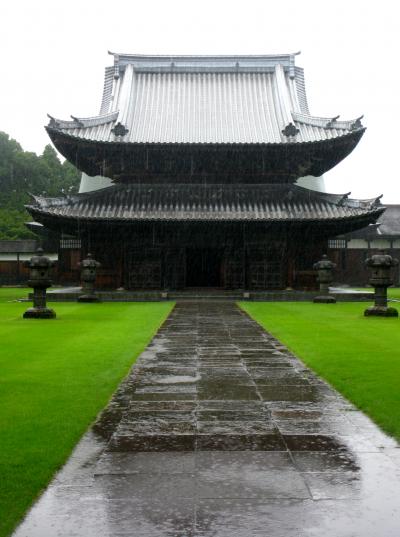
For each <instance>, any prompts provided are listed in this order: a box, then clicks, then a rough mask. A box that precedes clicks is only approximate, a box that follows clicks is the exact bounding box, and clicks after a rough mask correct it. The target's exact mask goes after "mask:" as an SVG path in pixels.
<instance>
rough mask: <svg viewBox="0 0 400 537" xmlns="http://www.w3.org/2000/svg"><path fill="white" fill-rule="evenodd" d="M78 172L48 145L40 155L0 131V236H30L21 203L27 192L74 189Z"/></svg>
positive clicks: (53, 192) (52, 193) (56, 192)
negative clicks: (24, 147)
mask: <svg viewBox="0 0 400 537" xmlns="http://www.w3.org/2000/svg"><path fill="white" fill-rule="evenodd" d="M79 179H80V172H79V171H78V170H77V169H76V168H75V167H74V166H73V165H72V164H70V163H69V162H68V161H65V162H63V163H61V162H60V160H59V158H58V156H57V153H56V151H55V150H54V149H53V147H52V146H51V145H47V146H46V147H45V148H44V151H43V154H42V155H39V156H38V155H36V154H35V153H31V152H29V151H24V150H23V149H22V147H21V146H20V144H19V143H18V142H16V141H15V140H13V139H11V138H10V137H9V136H8V134H6V133H5V132H1V131H0V239H17V238H18V239H20V238H29V237H32V236H33V235H32V233H31V232H30V231H28V230H27V229H26V228H25V226H24V222H26V221H27V220H29V218H30V217H29V215H28V213H27V212H26V211H25V209H24V204H27V203H29V199H30V198H29V193H32V194H37V195H38V194H41V195H45V196H59V195H62V194H63V193H66V194H67V193H73V192H76V191H77V189H78V187H79Z"/></svg>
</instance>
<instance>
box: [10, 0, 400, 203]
mask: <svg viewBox="0 0 400 537" xmlns="http://www.w3.org/2000/svg"><path fill="white" fill-rule="evenodd" d="M399 15H400V7H397V3H396V2H394V1H391V0H383V1H382V0H381V1H380V2H376V1H361V0H334V1H332V2H327V1H324V0H293V1H292V0H286V1H285V0H274V1H273V2H271V1H270V0H264V1H259V0H242V1H240V2H238V1H236V0H228V1H227V0H200V1H196V2H193V1H191V0H165V1H162V0H147V1H146V0H140V1H136V0H131V1H128V0H109V1H107V2H105V1H103V0H96V1H94V0H80V1H77V0H68V1H57V0H52V1H48V0H35V1H34V0H29V1H28V0H25V1H24V0H14V1H12V2H11V1H9V2H7V4H5V3H3V5H2V7H1V8H0V66H1V75H0V77H1V85H0V88H1V89H0V92H1V98H0V130H3V131H5V132H7V133H8V134H10V135H11V136H12V137H13V138H15V139H17V140H18V141H19V142H20V143H21V144H22V146H23V148H24V149H25V150H29V151H35V152H37V153H41V152H42V151H43V148H44V146H45V145H46V144H47V143H48V142H49V139H48V137H47V134H46V132H45V130H44V128H43V126H44V125H45V124H47V121H48V120H47V117H46V113H47V112H49V113H50V114H51V115H54V116H56V117H59V118H65V119H68V118H69V116H70V114H73V115H75V116H83V117H85V116H90V115H96V114H97V113H98V110H99V106H100V99H101V94H102V88H103V74H104V67H105V66H106V65H111V63H112V57H111V56H108V54H107V51H108V50H112V51H114V52H125V53H132V54H269V53H287V52H295V51H298V50H301V51H302V54H301V55H300V56H298V57H297V64H298V65H300V66H301V67H304V68H305V76H306V84H307V94H308V100H309V105H310V110H311V113H312V114H314V115H321V116H328V117H329V116H336V115H337V114H340V116H341V119H352V118H355V117H357V116H360V115H361V114H364V115H365V118H364V124H365V125H366V126H367V127H368V129H367V132H366V133H365V135H364V137H363V138H362V140H361V142H360V143H359V145H358V147H357V148H356V149H355V150H354V152H353V153H352V154H351V155H350V156H349V157H347V159H345V160H344V161H343V162H342V163H340V164H339V165H338V166H337V167H336V168H335V169H333V170H332V171H330V172H329V173H328V174H326V176H325V180H326V185H327V190H328V191H331V192H347V191H350V190H351V191H352V195H353V196H355V197H372V196H375V195H378V194H380V193H384V201H385V202H386V203H400V185H399V164H398V158H397V157H398V155H397V152H398V151H399V152H400V148H399V142H398V140H399V138H400V118H399V116H400V107H399V103H398V101H399V95H398V92H399V86H400V84H399V82H400V44H399V26H400V25H399V20H400V16H399Z"/></svg>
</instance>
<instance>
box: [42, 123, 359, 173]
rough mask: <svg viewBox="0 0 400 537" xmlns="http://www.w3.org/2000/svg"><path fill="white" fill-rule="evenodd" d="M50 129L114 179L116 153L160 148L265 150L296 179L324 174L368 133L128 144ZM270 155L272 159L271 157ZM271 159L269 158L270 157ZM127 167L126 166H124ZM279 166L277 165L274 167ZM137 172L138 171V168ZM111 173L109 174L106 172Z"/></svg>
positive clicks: (76, 157) (66, 151) (79, 157)
mask: <svg viewBox="0 0 400 537" xmlns="http://www.w3.org/2000/svg"><path fill="white" fill-rule="evenodd" d="M46 130H47V132H48V134H49V136H50V138H51V140H52V142H53V144H54V145H55V147H56V148H57V149H58V151H59V152H60V153H61V154H62V155H63V156H64V157H65V158H66V159H67V160H69V161H70V162H71V163H73V164H74V165H75V166H77V167H78V168H79V169H80V170H81V171H83V172H85V173H86V174H88V175H90V176H95V175H107V176H108V177H110V178H112V179H113V178H114V177H115V176H118V175H119V174H120V173H121V170H118V169H117V168H116V163H115V159H114V160H113V156H115V155H116V154H118V159H119V162H121V159H122V158H123V156H124V155H128V154H132V152H134V151H140V150H147V149H152V150H157V149H160V150H161V151H162V152H163V153H164V155H165V150H166V149H168V150H170V151H171V153H174V154H178V153H179V151H188V150H193V151H198V152H201V151H204V152H206V151H209V150H213V151H215V150H217V151H221V152H223V151H224V150H226V151H232V150H236V151H240V152H242V153H246V152H249V153H251V152H261V153H262V154H263V157H264V158H266V159H267V160H266V161H267V162H268V165H270V166H271V173H274V171H275V168H276V173H278V174H279V169H280V168H284V169H285V172H286V174H287V176H288V177H290V178H291V179H292V180H296V179H297V178H298V177H302V176H305V175H314V176H320V175H322V174H323V173H325V172H327V171H328V170H330V169H332V168H333V167H334V166H336V165H337V164H338V163H339V162H340V161H342V160H343V159H344V158H346V157H347V156H348V155H349V154H350V153H351V152H352V151H353V149H354V148H355V147H356V146H357V144H358V142H359V141H360V139H361V137H362V136H363V134H364V132H365V130H366V129H365V128H364V127H362V128H359V129H356V130H354V131H351V132H349V133H346V134H344V135H341V136H337V137H335V138H329V139H325V140H316V141H305V142H296V141H287V142H285V143H227V144H221V143H167V142H165V143H154V142H148V143H126V142H123V141H112V142H110V141H94V140H90V139H84V138H81V137H79V136H74V135H71V134H68V133H66V132H65V131H62V130H60V129H56V128H53V127H50V126H47V127H46ZM288 154H289V155H290V157H291V159H292V162H291V164H290V166H291V167H292V169H290V170H288V169H287V168H288V166H287V162H286V160H285V159H287V156H288ZM269 157H270V158H269ZM268 158H269V160H268ZM122 167H124V166H122ZM274 167H275V168H274ZM135 171H136V170H135ZM105 172H107V173H105Z"/></svg>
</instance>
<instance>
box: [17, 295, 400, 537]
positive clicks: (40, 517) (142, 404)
mask: <svg viewBox="0 0 400 537" xmlns="http://www.w3.org/2000/svg"><path fill="white" fill-rule="evenodd" d="M399 498H400V449H399V446H398V444H397V443H396V442H395V441H394V440H392V439H391V438H389V437H387V436H386V435H385V434H383V433H382V432H381V431H380V430H379V429H378V428H377V427H376V426H375V425H374V424H373V423H372V422H371V421H370V420H369V419H368V418H367V417H366V416H365V415H364V414H362V413H361V412H359V411H357V410H356V409H355V408H354V407H353V406H352V405H351V404H350V403H349V402H347V401H346V400H345V399H343V398H342V397H341V396H340V395H339V394H338V393H337V392H336V391H334V390H332V389H331V388H330V387H329V386H328V385H327V384H326V383H325V382H323V381H322V380H321V379H319V378H318V377H316V376H315V375H314V374H313V373H312V372H311V371H310V370H309V369H307V368H306V367H305V366H304V364H303V363H302V362H300V361H299V360H298V359H297V358H296V357H295V356H293V355H292V354H291V353H290V352H289V351H288V350H287V349H286V348H285V347H284V346H283V345H282V344H281V343H280V342H279V341H277V340H276V339H274V338H273V337H272V336H271V335H270V334H268V333H267V332H265V331H264V330H263V329H262V328H261V327H260V326H259V325H258V324H257V323H255V322H254V321H252V320H251V319H250V318H249V317H248V316H247V315H246V314H245V313H243V312H242V311H241V310H240V309H239V308H237V307H236V306H235V305H234V304H233V303H231V302H226V303H224V302H218V303H213V302H182V303H178V304H177V305H176V307H175V309H174V310H173V312H172V313H171V315H170V316H169V318H168V319H167V321H166V322H165V323H164V325H163V326H162V327H161V329H160V330H159V332H158V333H157V335H156V336H155V337H154V339H153V341H152V342H151V343H150V345H149V346H148V347H147V349H146V350H145V351H144V352H143V353H142V355H141V356H140V358H139V359H138V361H137V363H136V365H135V366H134V368H133V369H132V371H131V373H130V375H129V376H128V377H127V378H126V379H125V380H124V381H123V382H122V384H121V385H120V387H119V388H118V390H117V392H116V393H115V394H114V397H113V398H112V400H111V402H110V404H109V405H108V407H107V408H106V409H105V410H104V411H103V413H102V414H101V416H100V417H99V419H98V421H97V423H96V424H95V426H94V428H93V429H92V430H90V431H89V432H88V433H87V434H86V435H85V436H84V438H83V439H82V440H81V442H80V443H79V444H78V446H77V448H76V450H75V452H74V453H73V455H72V457H71V458H70V460H69V461H68V463H67V464H66V466H65V467H64V468H63V470H62V471H61V472H60V473H59V474H58V475H57V476H56V477H55V479H54V480H53V482H52V484H51V485H50V487H49V488H48V489H47V491H46V492H45V493H44V495H43V496H42V498H41V499H40V500H39V501H38V502H37V504H36V505H35V506H34V507H33V509H32V510H31V512H30V513H29V514H28V516H27V518H26V519H25V521H24V522H23V523H22V524H21V526H20V527H19V528H18V529H17V531H16V532H15V537H28V536H29V537H39V536H40V537H47V536H52V537H56V536H63V537H64V536H65V537H67V536H68V537H73V536H79V537H83V536H85V537H92V536H96V537H117V536H134V537H145V536H146V537H147V536H149V537H150V536H151V537H167V536H168V537H194V536H196V537H197V536H198V537H251V536H255V537H312V536H324V537H331V536H332V537H368V536H374V537H376V536H379V537H391V536H393V537H398V536H399V535H400V509H399V506H400V500H399Z"/></svg>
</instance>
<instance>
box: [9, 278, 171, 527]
mask: <svg viewBox="0 0 400 537" xmlns="http://www.w3.org/2000/svg"><path fill="white" fill-rule="evenodd" d="M26 292H27V290H26V289H25V290H24V289H4V288H3V289H0V341H1V344H0V372H1V376H0V438H1V449H0V536H2V537H3V536H5V535H8V534H9V533H10V531H11V530H12V528H13V527H14V526H15V524H16V523H17V522H18V521H19V519H20V518H21V516H22V515H23V514H24V512H25V511H26V509H27V508H28V507H29V505H30V504H31V503H32V501H33V500H34V499H35V497H37V495H38V494H39V492H40V491H41V490H42V489H43V488H44V487H45V486H46V484H47V483H48V481H49V480H50V478H51V477H52V475H53V474H54V472H55V471H56V470H57V469H58V468H60V466H61V465H62V464H63V462H64V461H65V460H66V458H67V457H68V455H69V454H70V452H71V450H72V448H73V447H74V445H75V444H76V443H77V441H78V440H79V438H80V437H81V436H82V434H83V433H84V432H85V430H86V429H87V428H88V426H89V424H90V423H91V422H92V421H93V420H94V419H95V417H96V415H97V414H98V412H99V411H100V410H101V409H102V408H103V407H104V406H105V405H106V403H107V401H108V399H109V398H110V397H111V395H112V393H113V391H114V390H115V388H116V387H117V385H118V383H119V382H120V380H121V379H122V378H123V377H124V376H125V375H126V374H127V372H128V370H129V368H130V366H131V365H132V363H133V362H134V361H135V358H136V357H137V356H138V354H139V353H140V352H141V351H142V349H143V348H144V347H145V345H146V344H147V342H148V341H149V339H150V338H151V336H152V335H153V334H154V333H155V332H156V330H157V328H158V327H159V326H160V324H161V323H162V321H163V320H164V319H165V317H166V316H167V315H168V313H169V311H170V310H171V308H172V303H112V304H105V303H104V304H77V303H52V304H51V306H52V307H53V308H54V309H55V310H56V312H57V319H56V320H34V319H26V320H24V319H22V313H23V312H24V310H25V309H26V308H27V307H28V304H27V303H18V302H12V300H13V299H15V298H17V297H18V296H26Z"/></svg>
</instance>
